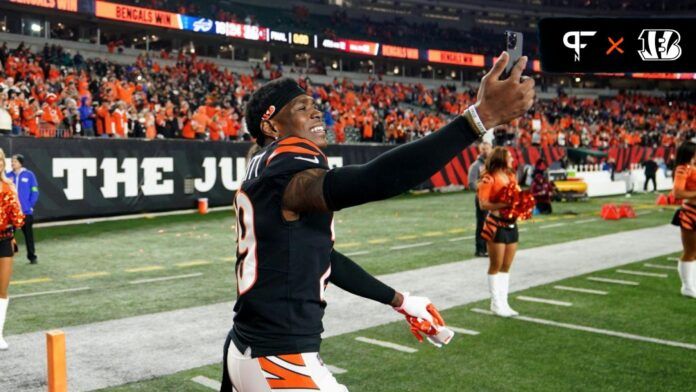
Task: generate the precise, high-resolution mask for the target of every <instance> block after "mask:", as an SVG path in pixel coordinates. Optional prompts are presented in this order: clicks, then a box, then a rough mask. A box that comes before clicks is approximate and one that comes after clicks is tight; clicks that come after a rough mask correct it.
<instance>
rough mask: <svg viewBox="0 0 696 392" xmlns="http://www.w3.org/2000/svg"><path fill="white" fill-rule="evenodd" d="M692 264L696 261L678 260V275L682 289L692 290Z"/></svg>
mask: <svg viewBox="0 0 696 392" xmlns="http://www.w3.org/2000/svg"><path fill="white" fill-rule="evenodd" d="M694 264H696V261H688V262H686V261H681V260H679V277H680V278H681V281H682V291H683V290H688V291H691V292H692V293H693V292H694Z"/></svg>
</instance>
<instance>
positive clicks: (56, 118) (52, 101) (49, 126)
mask: <svg viewBox="0 0 696 392" xmlns="http://www.w3.org/2000/svg"><path fill="white" fill-rule="evenodd" d="M57 102H58V97H56V95H55V94H48V95H46V103H45V104H44V106H43V107H42V109H41V110H42V111H43V114H42V115H41V120H42V121H43V122H44V123H46V131H45V132H44V134H43V135H41V137H55V136H56V130H57V129H58V125H59V124H60V123H61V121H63V118H64V116H63V112H62V111H61V110H60V108H59V107H58V105H57Z"/></svg>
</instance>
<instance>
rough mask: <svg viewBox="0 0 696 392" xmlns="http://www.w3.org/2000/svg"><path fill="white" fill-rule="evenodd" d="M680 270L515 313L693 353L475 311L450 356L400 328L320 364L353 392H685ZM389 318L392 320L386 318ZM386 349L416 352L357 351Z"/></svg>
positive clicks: (456, 320) (543, 291) (338, 347)
mask: <svg viewBox="0 0 696 392" xmlns="http://www.w3.org/2000/svg"><path fill="white" fill-rule="evenodd" d="M646 263H649V264H654V265H662V266H665V267H672V268H674V266H675V264H676V263H675V262H674V261H668V260H667V258H666V257H659V258H655V259H652V260H646V261H642V262H638V263H633V264H630V265H627V266H624V267H620V268H623V269H628V270H634V271H641V272H649V273H659V274H666V275H667V278H660V277H650V276H629V275H625V274H619V273H617V272H616V270H617V269H619V268H612V269H609V270H605V271H598V272H594V273H592V274H588V275H582V276H577V277H574V278H570V279H565V280H561V281H558V282H554V283H551V284H548V285H543V286H539V287H534V288H531V289H528V290H524V291H522V292H519V293H514V294H513V296H512V298H511V305H512V306H513V307H514V308H515V309H516V310H518V311H519V312H520V313H521V315H522V316H526V317H531V318H534V319H537V320H539V319H541V320H545V321H555V322H561V323H565V324H571V325H573V326H581V327H592V328H595V329H601V330H608V331H612V332H619V333H624V334H633V335H638V336H641V337H647V338H657V339H662V340H668V341H671V342H681V343H688V344H691V346H692V348H691V349H689V348H682V347H672V346H668V345H665V344H663V343H654V342H645V341H637V340H632V339H628V338H626V337H625V336H622V337H617V336H607V335H605V334H600V333H596V332H586V331H578V330H572V329H566V328H561V327H557V326H550V325H542V324H537V323H532V322H528V321H524V320H520V319H502V318H498V317H494V316H490V315H486V314H480V313H476V312H474V311H472V309H487V308H488V301H480V302H477V303H474V304H470V305H466V306H460V307H456V308H453V309H449V310H447V311H444V312H443V313H442V314H443V316H444V318H445V320H447V322H448V324H449V325H451V326H456V327H460V328H466V329H469V330H473V331H476V332H479V334H478V335H475V336H472V335H465V334H458V335H456V336H455V338H454V340H453V341H452V342H451V343H450V344H449V345H448V346H446V347H445V348H442V349H437V348H435V347H434V346H431V345H429V344H428V343H423V344H418V343H417V342H416V340H415V339H414V338H413V337H412V336H411V334H410V333H409V331H408V329H407V327H406V324H405V322H395V323H391V324H388V325H383V326H380V327H375V328H370V329H366V330H361V331H358V332H355V333H351V334H346V335H341V336H337V337H332V338H329V339H326V340H324V343H323V345H322V358H323V360H324V361H325V362H326V363H328V364H330V365H333V366H337V367H340V368H343V369H346V370H347V373H344V374H339V375H336V378H337V379H338V380H339V381H340V382H341V383H344V384H345V385H346V386H348V387H349V389H350V390H351V391H390V392H391V391H430V390H437V391H452V392H455V391H595V390H601V391H627V390H631V391H656V390H660V391H687V390H693V385H694V376H695V375H696V365H695V364H696V362H695V361H694V359H695V358H696V329H694V315H695V314H696V313H694V300H693V299H687V298H684V297H681V296H680V295H679V294H678V286H679V277H678V275H677V271H676V269H666V268H655V267H648V266H646V265H645V264H646ZM588 276H593V277H603V278H611V279H620V280H628V281H634V282H637V283H639V285H637V286H624V285H616V284H607V283H600V282H594V281H589V280H587V279H586V278H587V277H588ZM559 285H562V286H569V287H575V288H585V289H593V290H600V291H605V292H607V294H606V295H597V294H587V293H577V292H568V291H561V290H558V289H555V288H554V287H555V286H559ZM518 296H532V297H538V298H553V299H555V300H559V301H565V302H568V303H571V304H572V306H570V307H564V306H557V305H549V304H542V303H533V302H525V301H522V300H520V299H518V298H517V297H518ZM385 311H389V310H388V309H385ZM359 336H362V337H368V338H372V339H379V340H383V341H388V342H392V343H397V344H400V345H403V346H408V347H411V348H415V349H418V352H417V353H403V352H397V351H393V350H390V349H385V348H381V347H377V346H373V345H370V344H366V343H362V342H358V341H356V340H355V339H356V337H359ZM220 372H221V365H213V366H206V367H202V368H197V369H192V370H189V371H185V372H181V373H177V374H174V375H171V376H168V377H163V378H158V379H155V380H150V381H144V382H139V383H133V384H128V385H124V386H121V387H117V388H109V389H105V390H103V391H109V392H126V391H155V390H156V391H164V390H166V391H209V390H211V389H209V388H206V387H203V386H201V385H198V384H196V383H194V382H192V381H191V379H192V378H194V377H196V376H205V377H208V378H210V379H213V380H219V378H220V374H221V373H220Z"/></svg>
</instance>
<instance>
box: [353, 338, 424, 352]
mask: <svg viewBox="0 0 696 392" xmlns="http://www.w3.org/2000/svg"><path fill="white" fill-rule="evenodd" d="M355 340H357V341H358V342H363V343H367V344H373V345H375V346H380V347H384V348H390V349H392V350H396V351H401V352H402V353H409V354H413V353H415V352H418V350H416V349H415V348H411V347H407V346H402V345H400V344H396V343H392V342H385V341H384V340H377V339H370V338H366V337H364V336H358V337H357V338H355Z"/></svg>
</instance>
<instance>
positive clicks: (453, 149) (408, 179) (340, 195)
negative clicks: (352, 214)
mask: <svg viewBox="0 0 696 392" xmlns="http://www.w3.org/2000/svg"><path fill="white" fill-rule="evenodd" d="M478 137H479V134H478V133H477V132H476V131H475V130H474V128H473V127H472V126H471V124H470V123H469V121H468V120H467V119H465V118H464V117H462V116H459V117H457V118H456V119H455V120H453V121H452V122H450V123H449V124H447V125H445V126H444V127H442V128H440V129H439V130H438V131H436V132H433V133H432V134H430V135H428V136H426V137H424V138H422V139H420V140H417V141H414V142H411V143H407V144H404V145H402V146H399V147H396V148H394V149H392V150H390V151H388V152H386V153H384V154H382V155H380V156H379V157H377V158H375V159H374V160H372V161H370V162H368V163H366V164H363V165H351V166H344V167H340V168H335V169H332V170H329V172H328V173H326V176H325V177H324V184H323V192H324V200H325V201H326V205H327V207H328V208H329V209H330V210H333V211H337V210H340V209H342V208H346V207H351V206H357V205H360V204H364V203H367V202H371V201H377V200H383V199H387V198H390V197H392V196H396V195H398V194H401V193H403V192H406V191H407V190H409V189H411V188H413V187H414V186H416V185H418V184H420V183H422V182H423V181H425V180H427V179H428V178H430V176H432V175H433V174H434V173H435V172H437V170H439V169H440V168H441V167H443V166H445V164H447V163H448V162H449V161H451V160H452V158H454V157H455V156H456V155H457V154H459V153H461V152H462V150H464V149H465V148H466V147H468V146H469V145H471V143H473V142H474V141H475V140H477V139H478Z"/></svg>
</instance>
